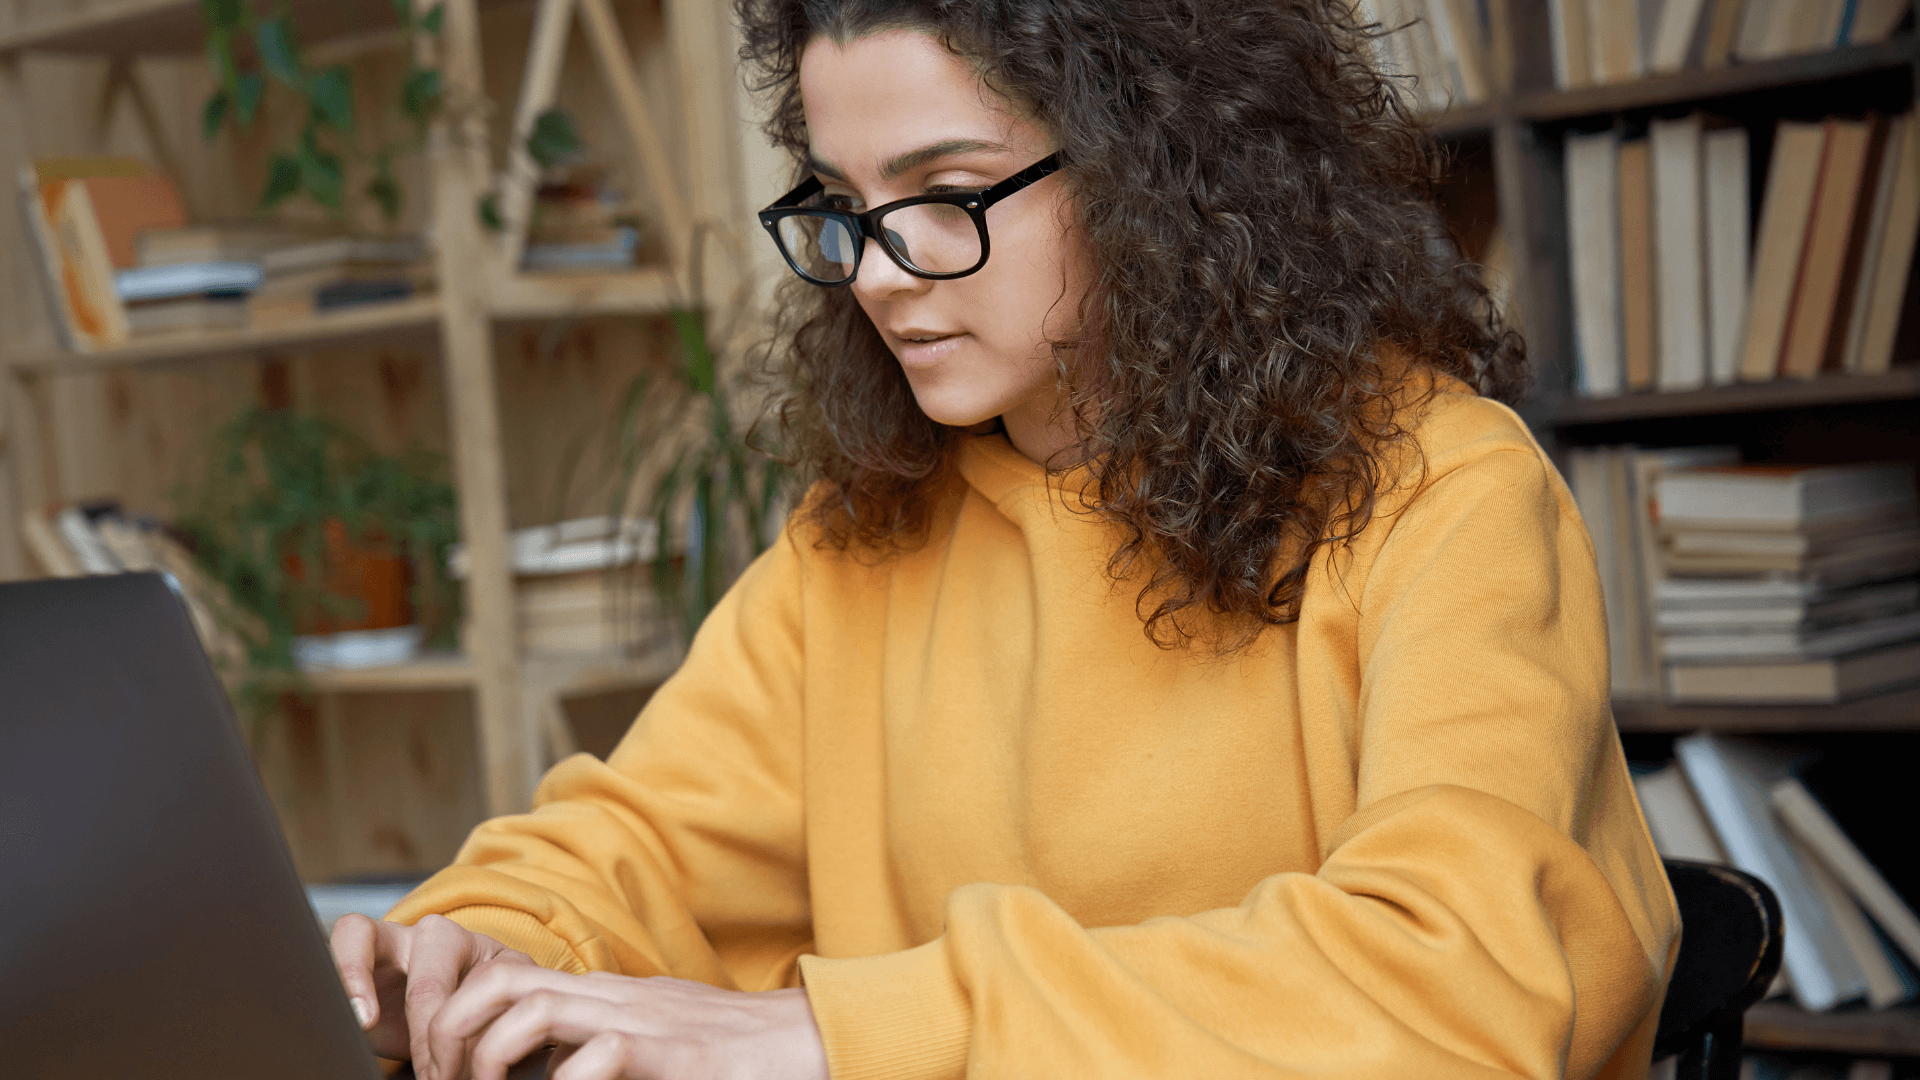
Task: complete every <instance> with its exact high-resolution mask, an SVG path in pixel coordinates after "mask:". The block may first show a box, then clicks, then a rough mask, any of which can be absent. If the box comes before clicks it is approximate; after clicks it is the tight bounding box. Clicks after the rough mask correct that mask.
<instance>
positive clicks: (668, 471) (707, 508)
mask: <svg viewBox="0 0 1920 1080" xmlns="http://www.w3.org/2000/svg"><path fill="white" fill-rule="evenodd" d="M711 235H712V234H711V230H708V229H700V230H696V235H695V237H694V240H693V256H694V257H693V261H692V265H691V266H690V268H689V272H688V273H687V275H686V280H687V281H689V282H692V283H698V282H700V281H701V280H702V275H701V265H700V257H699V256H700V252H701V251H702V243H703V241H704V240H705V239H707V238H709V237H710V236H711ZM745 295H746V294H745V290H744V288H743V289H742V290H741V293H740V294H739V295H738V296H736V298H735V302H734V303H733V304H732V305H730V307H731V308H732V317H731V318H730V319H729V320H728V321H730V322H738V321H739V319H738V313H739V311H740V310H741V308H742V307H743V304H744V300H745ZM668 317H669V319H671V321H672V324H673V330H674V337H675V339H676V341H677V343H678V344H679V346H680V350H679V352H680V355H679V363H678V364H677V365H676V367H675V370H674V376H675V377H674V378H671V379H658V378H655V377H654V376H653V375H652V374H651V373H645V374H641V375H639V376H636V377H635V378H634V379H633V380H632V381H631V382H629V383H628V384H627V388H626V391H625V393H624V394H622V395H621V399H620V403H619V405H618V407H617V408H616V409H615V411H614V435H615V438H614V447H613V452H614V458H615V469H614V472H615V475H616V477H617V481H616V483H615V484H614V489H613V497H612V504H611V506H610V507H609V513H610V515H611V516H612V517H614V518H615V519H616V520H617V519H619V518H622V517H626V516H628V515H629V514H630V513H631V512H632V511H634V510H636V509H639V508H640V507H641V506H644V508H645V512H646V514H647V515H648V516H649V517H650V518H651V519H652V520H653V522H654V526H655V531H654V536H655V537H656V542H657V547H656V550H655V553H654V560H653V565H652V568H651V569H652V583H653V589H654V593H655V596H656V597H657V598H658V600H659V601H660V607H661V610H663V611H664V612H666V613H667V615H668V617H669V618H670V619H671V620H672V621H673V623H674V624H675V627H676V628H677V629H678V630H679V631H680V633H681V635H682V637H683V639H686V640H691V639H692V637H693V634H694V631H696V630H698V629H699V628H700V624H701V622H702V621H704V620H705V619H706V617H707V613H708V612H710V611H712V610H713V606H714V605H715V604H717V603H719V601H720V596H721V594H722V593H723V592H725V591H726V588H727V586H728V585H729V584H731V583H732V581H733V578H734V577H735V576H736V575H737V574H738V573H739V571H740V570H741V569H742V568H743V567H744V566H745V564H746V562H747V561H748V560H749V559H750V558H752V557H753V556H755V555H758V554H759V553H760V552H762V551H764V550H766V548H767V545H768V544H769V543H770V542H771V541H772V536H771V535H770V533H772V532H773V531H774V530H775V528H776V527H777V525H778V524H779V523H778V521H777V520H776V516H775V515H776V513H777V511H778V509H779V507H780V505H781V501H782V496H783V495H784V494H785V493H786V491H785V489H786V487H787V484H788V481H789V480H790V479H791V477H790V474H789V471H788V470H787V468H786V466H785V465H784V464H783V463H782V462H781V461H780V460H779V459H778V458H777V457H775V456H772V455H770V454H768V453H766V452H765V451H764V450H763V449H762V448H761V447H758V446H756V445H754V440H753V439H752V437H751V436H752V429H751V427H747V428H744V429H743V426H742V424H741V416H740V414H741V413H742V412H744V410H743V408H742V400H743V399H744V398H745V397H746V396H747V395H745V394H743V393H742V392H741V391H742V390H743V387H742V385H741V383H740V380H738V379H735V378H731V377H729V374H728V367H729V365H728V363H727V361H728V360H729V359H730V358H731V355H732V350H731V349H730V341H729V338H731V337H732V335H731V334H728V333H722V334H719V335H714V334H712V333H711V332H710V327H709V322H708V315H707V305H706V304H705V303H704V302H702V301H701V300H700V299H699V298H698V297H696V298H695V301H694V302H693V303H691V304H689V303H684V302H683V303H681V304H679V305H677V306H675V307H674V308H673V309H672V310H670V311H669V312H668Z"/></svg>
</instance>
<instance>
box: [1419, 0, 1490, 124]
mask: <svg viewBox="0 0 1920 1080" xmlns="http://www.w3.org/2000/svg"><path fill="white" fill-rule="evenodd" d="M1426 8H1427V17H1428V19H1429V20H1430V21H1431V23H1432V26H1433V37H1434V43H1435V44H1437V45H1438V46H1439V47H1440V56H1441V59H1442V60H1443V61H1444V62H1445V63H1446V65H1447V69H1448V72H1449V74H1450V75H1451V76H1452V80H1451V81H1452V82H1453V84H1454V86H1455V88H1456V89H1457V91H1458V93H1459V101H1460V102H1461V103H1462V104H1468V105H1470V104H1473V103H1475V102H1479V101H1485V100H1487V98H1489V97H1491V96H1492V92H1493V91H1492V86H1491V81H1490V79H1489V78H1488V75H1487V70H1486V55H1485V50H1484V49H1483V48H1482V46H1481V44H1480V41H1481V34H1480V22H1479V18H1478V17H1477V16H1476V15H1475V13H1474V5H1473V3H1472V2H1471V0H1426Z"/></svg>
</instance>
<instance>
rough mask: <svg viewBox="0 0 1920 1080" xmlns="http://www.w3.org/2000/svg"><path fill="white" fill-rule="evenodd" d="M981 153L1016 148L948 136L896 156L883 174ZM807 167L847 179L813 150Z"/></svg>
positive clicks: (894, 174)
mask: <svg viewBox="0 0 1920 1080" xmlns="http://www.w3.org/2000/svg"><path fill="white" fill-rule="evenodd" d="M982 152H986V153H1012V152H1013V148H1012V147H1010V146H1008V145H1007V144H1005V143H997V142H989V141H987V140H985V139H945V140H942V141H940V142H937V143H930V144H928V145H926V146H923V147H921V148H920V149H918V150H909V151H907V152H906V153H904V154H900V155H899V156H897V157H894V158H893V159H891V160H889V161H888V162H887V163H886V164H885V165H883V166H881V168H880V175H881V176H882V177H884V178H886V179H888V180H892V179H895V178H896V177H899V176H901V175H902V174H905V173H908V172H912V171H913V170H914V169H917V168H919V167H920V166H922V165H925V164H926V163H927V162H929V161H936V160H938V159H940V158H943V157H949V156H951V155H953V154H977V153H982ZM807 168H809V169H812V170H813V171H814V172H816V173H819V174H820V175H821V176H824V177H827V178H829V179H832V180H839V181H841V182H842V183H844V182H846V179H847V174H846V173H843V172H841V171H840V170H839V169H837V168H835V167H834V166H833V165H832V164H830V163H828V162H825V161H822V160H820V159H819V158H817V157H815V156H813V155H812V154H811V153H809V154H808V155H807Z"/></svg>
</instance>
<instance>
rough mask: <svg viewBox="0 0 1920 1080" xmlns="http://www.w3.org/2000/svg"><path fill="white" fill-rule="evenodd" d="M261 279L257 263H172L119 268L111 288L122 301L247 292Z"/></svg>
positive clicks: (254, 287)
mask: <svg viewBox="0 0 1920 1080" xmlns="http://www.w3.org/2000/svg"><path fill="white" fill-rule="evenodd" d="M260 281H261V274H260V267H259V265H258V264H256V263H250V262H217V263H174V264H170V265H165V266H140V267H135V268H133V269H131V270H122V271H120V272H119V273H117V274H115V275H114V276H113V288H114V293H115V295H117V296H118V297H119V298H120V299H121V300H122V301H125V302H132V301H136V300H172V299H175V298H178V297H183V296H197V295H199V294H201V293H248V292H252V291H253V290H254V289H256V288H258V287H259V285H260Z"/></svg>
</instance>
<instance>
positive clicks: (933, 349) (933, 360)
mask: <svg viewBox="0 0 1920 1080" xmlns="http://www.w3.org/2000/svg"><path fill="white" fill-rule="evenodd" d="M967 337H968V335H966V334H948V335H947V336H946V337H943V338H935V339H934V340H932V341H909V340H907V339H906V338H901V339H900V351H899V353H898V354H897V355H898V356H899V357H900V363H901V364H902V365H903V366H906V367H924V366H926V365H928V364H937V363H939V362H940V361H942V360H945V359H946V358H947V357H949V356H951V355H953V351H954V350H955V349H958V348H959V347H960V343H961V342H963V341H965V340H967Z"/></svg>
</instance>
